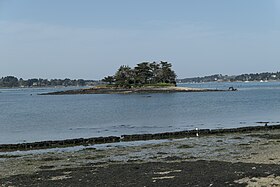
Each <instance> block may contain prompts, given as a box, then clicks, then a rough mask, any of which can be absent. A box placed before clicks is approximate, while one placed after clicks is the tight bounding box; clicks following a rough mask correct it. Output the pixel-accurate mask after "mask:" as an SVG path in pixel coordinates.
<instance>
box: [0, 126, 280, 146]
mask: <svg viewBox="0 0 280 187" xmlns="http://www.w3.org/2000/svg"><path fill="white" fill-rule="evenodd" d="M274 129H280V124H277V125H269V126H268V125H267V123H265V125H262V126H248V127H239V128H227V129H196V130H186V131H177V132H164V133H155V134H132V135H121V136H108V137H93V138H75V139H66V140H50V141H40V142H30V143H18V144H0V152H9V151H16V150H36V149H49V148H63V147H72V146H78V145H83V146H89V145H94V144H105V143H116V142H127V141H140V140H155V139H178V138H187V137H199V136H208V135H217V134H228V133H248V132H255V131H263V130H274Z"/></svg>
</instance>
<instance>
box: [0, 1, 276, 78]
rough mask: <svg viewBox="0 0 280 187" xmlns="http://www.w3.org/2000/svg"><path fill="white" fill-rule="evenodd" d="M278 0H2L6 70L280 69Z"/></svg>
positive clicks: (61, 73)
mask: <svg viewBox="0 0 280 187" xmlns="http://www.w3.org/2000/svg"><path fill="white" fill-rule="evenodd" d="M279 49H280V0H234V1H227V0H211V1H209V0H172V1H171V0H118V1H116V0H82V1H80V0H59V1H57V0H24V1H22V0H0V77H3V76H8V75H13V76H16V77H18V78H24V79H28V78H39V77H40V78H48V79H51V78H71V79H78V78H82V79H102V78H103V77H104V76H107V75H113V74H114V73H115V71H116V70H117V69H118V67H119V66H121V65H129V66H131V67H134V66H135V65H136V64H137V63H141V62H144V61H149V62H153V61H157V62H158V61H168V62H170V63H172V65H173V69H174V70H175V72H176V73H177V75H178V78H186V77H196V76H205V75H212V74H220V73H221V74H227V75H237V74H241V73H256V72H276V71H280V51H279Z"/></svg>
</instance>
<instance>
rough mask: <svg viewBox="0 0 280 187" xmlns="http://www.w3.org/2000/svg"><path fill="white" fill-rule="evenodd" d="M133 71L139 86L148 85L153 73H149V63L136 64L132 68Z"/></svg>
mask: <svg viewBox="0 0 280 187" xmlns="http://www.w3.org/2000/svg"><path fill="white" fill-rule="evenodd" d="M134 71H135V76H136V77H135V79H136V82H137V83H140V84H148V83H151V80H152V77H153V73H152V71H151V67H150V63H149V62H142V63H140V64H137V66H136V67H135V68H134Z"/></svg>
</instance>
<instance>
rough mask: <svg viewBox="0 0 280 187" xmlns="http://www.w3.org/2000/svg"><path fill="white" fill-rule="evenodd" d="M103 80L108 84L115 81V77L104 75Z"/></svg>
mask: <svg viewBox="0 0 280 187" xmlns="http://www.w3.org/2000/svg"><path fill="white" fill-rule="evenodd" d="M102 81H103V82H107V83H109V84H112V83H113V82H115V78H114V76H107V77H104V78H103V79H102Z"/></svg>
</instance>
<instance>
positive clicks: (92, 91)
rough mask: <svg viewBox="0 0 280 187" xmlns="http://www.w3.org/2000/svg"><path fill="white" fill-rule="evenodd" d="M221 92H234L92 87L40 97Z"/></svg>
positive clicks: (195, 89) (181, 88) (198, 89)
mask: <svg viewBox="0 0 280 187" xmlns="http://www.w3.org/2000/svg"><path fill="white" fill-rule="evenodd" d="M221 91H232V90H219V89H204V88H188V87H175V86H172V87H137V88H119V87H92V88H84V89H75V90H66V91H58V92H50V93H42V94H39V95H70V94H132V93H176V92H221ZM234 91H235V90H234Z"/></svg>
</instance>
